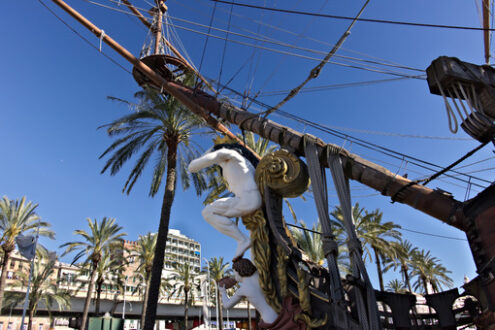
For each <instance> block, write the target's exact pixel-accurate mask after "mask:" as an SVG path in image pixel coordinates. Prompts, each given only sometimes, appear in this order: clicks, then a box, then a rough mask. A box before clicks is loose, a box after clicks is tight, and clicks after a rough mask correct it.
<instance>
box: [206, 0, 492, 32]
mask: <svg viewBox="0 0 495 330" xmlns="http://www.w3.org/2000/svg"><path fill="white" fill-rule="evenodd" d="M209 1H212V2H218V3H225V4H232V2H230V1H223V0H209ZM235 5H236V6H240V7H248V8H255V9H261V10H269V11H276V12H281V13H286V14H299V15H306V16H315V17H323V18H333V19H342V20H353V19H354V18H353V17H348V16H340V15H329V14H321V13H311V12H307V11H299V10H289V9H281V8H269V7H261V6H256V5H252V4H245V3H235ZM358 20H359V21H362V22H369V23H386V24H396V25H408V26H418V27H432V28H441V29H457V30H471V31H485V30H487V31H495V29H484V28H477V27H472V26H459V25H444V24H428V23H416V22H402V21H392V20H384V19H373V18H359V19H358Z"/></svg>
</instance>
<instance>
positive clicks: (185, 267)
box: [170, 263, 199, 329]
mask: <svg viewBox="0 0 495 330" xmlns="http://www.w3.org/2000/svg"><path fill="white" fill-rule="evenodd" d="M173 268H174V269H173V272H174V273H173V274H172V275H170V281H172V282H174V284H173V287H174V289H173V291H172V293H171V295H174V294H177V296H179V297H180V296H181V295H182V294H183V295H184V329H188V327H187V323H188V313H189V305H190V304H191V303H193V302H194V293H195V290H197V288H199V278H198V277H197V274H196V273H194V271H193V269H194V268H193V267H192V266H190V265H189V264H187V263H184V264H180V263H174V265H173Z"/></svg>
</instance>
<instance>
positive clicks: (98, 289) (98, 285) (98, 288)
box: [95, 281, 103, 316]
mask: <svg viewBox="0 0 495 330" xmlns="http://www.w3.org/2000/svg"><path fill="white" fill-rule="evenodd" d="M102 285H103V282H100V281H98V282H97V283H96V303H95V314H96V316H100V298H101V286H102Z"/></svg>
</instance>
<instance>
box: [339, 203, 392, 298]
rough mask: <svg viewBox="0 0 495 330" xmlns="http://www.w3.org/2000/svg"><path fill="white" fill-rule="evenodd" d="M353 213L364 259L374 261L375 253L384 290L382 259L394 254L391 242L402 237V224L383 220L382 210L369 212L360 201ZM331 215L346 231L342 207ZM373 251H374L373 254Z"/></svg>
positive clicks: (382, 289) (380, 281) (380, 282)
mask: <svg viewBox="0 0 495 330" xmlns="http://www.w3.org/2000/svg"><path fill="white" fill-rule="evenodd" d="M352 215H353V219H354V225H355V227H356V234H357V237H358V238H359V239H360V240H361V243H362V244H363V252H364V260H365V261H366V259H368V260H369V261H370V262H373V255H374V259H375V264H376V270H377V273H378V280H379V285H380V290H381V291H384V290H385V287H384V284H383V270H382V266H381V264H382V262H381V259H382V258H383V257H384V256H391V257H393V256H394V250H393V249H392V247H391V245H390V243H391V241H392V240H397V239H400V237H401V233H400V232H399V231H397V229H398V228H400V226H399V225H397V224H395V223H393V222H391V221H387V222H382V217H383V213H382V212H380V211H379V210H375V211H373V212H368V211H366V210H365V209H364V208H360V207H359V204H358V203H356V204H355V205H354V206H353V208H352ZM331 216H332V218H333V223H334V224H335V226H336V227H338V228H341V229H342V230H341V232H342V233H344V232H345V231H344V230H343V228H344V217H343V215H342V210H341V208H340V207H339V206H337V207H335V209H334V210H333V211H332V212H331ZM371 251H373V255H372V253H371Z"/></svg>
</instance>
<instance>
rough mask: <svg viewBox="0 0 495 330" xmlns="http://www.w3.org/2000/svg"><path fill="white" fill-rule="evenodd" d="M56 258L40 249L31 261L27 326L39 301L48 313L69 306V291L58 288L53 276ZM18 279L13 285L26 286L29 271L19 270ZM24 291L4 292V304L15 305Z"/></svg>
mask: <svg viewBox="0 0 495 330" xmlns="http://www.w3.org/2000/svg"><path fill="white" fill-rule="evenodd" d="M56 262H57V258H56V256H55V254H51V253H47V252H45V251H42V250H40V251H39V252H38V253H37V260H36V262H34V263H33V267H34V268H33V275H32V280H31V289H30V292H29V303H28V315H29V328H31V324H32V317H34V316H35V315H36V312H37V307H38V304H39V303H43V304H44V305H45V306H47V307H48V313H49V315H50V317H51V312H52V310H53V309H54V308H56V309H58V310H62V309H64V308H66V307H68V306H70V297H71V295H70V293H69V292H68V291H66V290H60V289H59V288H58V283H57V282H56V280H55V279H53V277H54V273H55V271H56V270H57V267H56ZM18 276H19V279H18V280H16V281H14V283H13V284H12V286H13V287H22V288H26V287H27V285H28V281H29V273H26V272H19V273H18ZM24 298H25V292H22V291H21V292H19V291H17V292H16V291H9V292H6V294H5V305H6V306H7V307H10V306H16V305H19V304H21V303H22V302H23V301H24Z"/></svg>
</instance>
